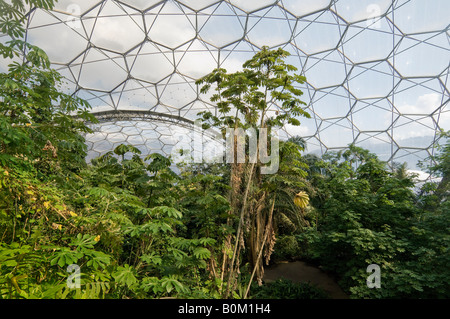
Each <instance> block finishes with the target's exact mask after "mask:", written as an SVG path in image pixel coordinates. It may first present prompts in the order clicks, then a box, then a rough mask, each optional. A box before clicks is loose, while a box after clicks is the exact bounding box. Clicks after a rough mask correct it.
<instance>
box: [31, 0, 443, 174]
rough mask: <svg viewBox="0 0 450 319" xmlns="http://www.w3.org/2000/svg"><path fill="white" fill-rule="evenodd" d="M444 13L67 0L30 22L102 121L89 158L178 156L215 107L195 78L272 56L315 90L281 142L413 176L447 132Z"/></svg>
mask: <svg viewBox="0 0 450 319" xmlns="http://www.w3.org/2000/svg"><path fill="white" fill-rule="evenodd" d="M448 12H450V2H449V1H447V0H433V1H422V0H370V1H367V0H358V1H357V0H224V1H217V0H177V1H172V0H167V1H158V0H149V1H145V0H121V1H119V0H115V1H112V0H104V1H98V0H97V1H92V0H81V1H68V0H63V1H59V3H58V4H57V5H56V7H55V9H54V10H53V11H51V12H47V11H44V10H31V11H30V13H29V19H28V25H27V41H29V42H30V43H32V44H36V45H38V46H40V47H41V48H43V49H44V50H45V51H46V52H47V54H48V55H49V57H50V59H51V61H52V62H53V66H54V67H55V68H56V69H57V70H58V71H59V72H60V73H61V74H62V75H64V76H65V77H66V78H67V87H66V89H67V90H68V91H69V92H72V93H73V94H76V95H77V96H79V97H82V98H84V99H85V100H87V101H88V102H89V103H90V104H91V105H92V106H93V112H95V113H96V114H97V115H98V117H99V118H100V119H101V122H100V124H98V125H97V126H96V127H95V133H94V134H90V135H88V136H87V140H88V144H89V148H90V156H91V157H92V156H95V155H98V154H101V153H102V152H105V151H107V150H110V149H111V148H112V147H114V146H116V145H118V144H120V143H123V142H128V143H131V144H133V145H136V146H137V147H139V148H141V149H142V150H143V152H149V151H152V152H155V151H156V152H160V153H162V154H165V155H169V154H170V152H171V149H172V147H173V146H174V145H175V144H176V143H177V140H176V138H174V136H175V135H176V134H174V132H175V131H177V132H180V131H179V130H180V127H181V128H182V130H186V129H187V130H188V128H189V127H190V126H191V125H192V121H193V120H194V119H195V118H196V116H197V113H198V112H199V111H202V110H205V109H208V110H214V105H213V104H212V103H211V102H210V101H209V98H208V96H203V95H200V93H199V88H198V87H197V86H196V85H195V83H194V82H195V80H196V79H198V78H199V77H201V76H203V75H205V74H207V73H209V72H211V71H212V70H213V69H214V68H216V67H221V68H225V69H227V71H229V72H233V71H237V70H239V69H240V68H241V66H242V63H243V62H245V61H246V60H248V59H249V58H251V57H252V56H253V55H254V54H255V53H256V52H257V51H258V50H259V49H260V48H261V47H262V46H264V45H266V46H269V47H270V48H277V47H282V48H283V49H284V50H286V51H288V52H290V54H291V56H290V57H289V58H288V59H287V62H288V63H290V64H292V65H294V66H296V67H297V68H298V70H299V72H300V73H301V74H302V75H304V76H305V77H306V79H307V82H306V83H305V84H304V85H301V87H299V88H300V89H301V90H302V91H303V92H304V95H303V97H302V98H303V100H304V101H305V102H306V103H307V105H308V106H307V108H306V109H307V111H308V112H309V113H310V114H311V116H312V117H311V119H305V118H300V119H299V120H300V121H301V123H302V125H301V126H300V127H291V126H287V127H285V128H284V131H285V132H286V136H290V135H299V136H302V137H304V138H305V139H306V141H307V143H308V152H317V153H323V152H326V151H327V150H333V149H341V148H345V147H346V146H348V144H350V143H355V144H356V145H357V146H361V147H364V148H367V149H369V150H371V151H372V152H375V153H376V154H378V155H379V156H380V158H381V159H383V160H388V161H397V162H405V161H406V162H408V164H409V167H411V168H413V167H414V166H415V164H416V163H417V161H418V160H419V159H424V158H426V157H427V156H428V155H429V154H430V153H431V152H433V148H432V145H433V143H434V142H435V140H436V138H437V132H438V131H439V130H440V129H444V130H448V129H449V128H450V110H449V108H448V101H449V90H448V77H449V60H450V59H449V57H450V55H449V51H450V44H449V43H450V42H449V41H450V40H449V19H448ZM182 132H185V131H182ZM182 134H187V133H182Z"/></svg>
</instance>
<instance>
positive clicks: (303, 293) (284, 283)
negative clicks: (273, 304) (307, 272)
mask: <svg viewBox="0 0 450 319" xmlns="http://www.w3.org/2000/svg"><path fill="white" fill-rule="evenodd" d="M253 297H254V298H256V299H327V298H328V295H327V293H326V292H325V291H323V290H322V289H320V288H318V287H315V286H313V285H311V284H309V283H294V282H292V281H290V280H287V279H283V278H282V279H278V280H276V281H274V282H270V283H267V284H265V285H263V286H257V285H255V287H253Z"/></svg>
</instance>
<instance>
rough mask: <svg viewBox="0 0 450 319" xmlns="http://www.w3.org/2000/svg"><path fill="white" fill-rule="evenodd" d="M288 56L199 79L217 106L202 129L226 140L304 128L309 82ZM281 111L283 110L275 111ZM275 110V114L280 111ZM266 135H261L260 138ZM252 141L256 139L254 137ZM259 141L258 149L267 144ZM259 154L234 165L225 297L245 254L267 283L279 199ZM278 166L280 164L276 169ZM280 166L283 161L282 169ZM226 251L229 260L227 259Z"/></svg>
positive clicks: (270, 55)
mask: <svg viewBox="0 0 450 319" xmlns="http://www.w3.org/2000/svg"><path fill="white" fill-rule="evenodd" d="M288 55H289V53H288V52H286V51H284V50H282V49H277V50H269V49H268V48H267V47H263V48H262V50H261V51H260V52H258V53H256V54H255V56H254V57H253V58H252V59H250V60H248V61H247V62H245V63H244V64H243V70H242V71H238V72H235V73H227V72H226V70H224V69H215V70H214V71H213V72H212V73H210V74H208V75H206V76H205V77H203V78H201V79H199V80H198V81H197V84H200V85H202V87H201V93H206V92H208V91H209V90H210V89H211V88H213V89H214V94H213V95H212V97H211V101H212V102H214V103H216V105H217V113H216V114H212V113H211V112H209V111H205V112H201V113H199V115H201V118H202V120H203V123H204V125H203V127H204V128H208V127H211V126H214V127H216V128H218V129H219V130H220V131H221V132H222V134H223V136H224V137H225V136H226V130H227V129H233V130H234V132H236V131H238V130H239V129H242V130H251V131H252V132H253V134H256V136H258V133H260V132H264V130H267V132H268V134H269V135H271V134H272V133H273V130H274V129H275V128H277V127H281V126H283V125H284V124H287V123H289V124H292V125H300V122H299V120H298V117H300V116H306V117H309V114H308V113H307V112H306V111H305V110H304V109H303V108H302V105H304V104H305V103H304V102H302V101H301V100H300V99H299V97H300V96H301V95H302V91H301V90H300V89H298V88H297V87H296V86H297V85H298V84H301V83H304V81H305V78H304V77H302V76H300V75H297V74H295V73H294V74H293V72H295V71H297V69H296V68H295V67H294V66H292V65H289V64H286V63H285V62H284V58H286V57H287V56H288ZM276 105H277V106H278V107H276ZM275 109H276V110H275ZM261 136H262V134H260V135H259V137H261ZM250 137H251V136H250ZM231 138H232V143H231V149H230V150H229V151H231V154H238V137H237V136H235V135H233V136H231ZM266 143H268V142H266V141H264V140H263V141H261V138H260V139H258V144H257V147H256V149H258V150H259V149H260V147H262V146H263V145H264V147H266V146H267V145H268V144H266ZM253 155H255V154H250V153H248V154H246V160H245V162H242V161H239V160H236V161H234V158H233V159H232V161H231V174H230V182H229V183H230V192H229V201H230V204H231V210H230V218H229V220H228V224H229V225H230V226H231V224H232V222H233V219H234V218H235V217H237V218H238V222H237V227H236V233H235V237H234V239H235V240H234V245H232V244H231V237H230V240H229V241H228V249H229V250H230V249H231V251H232V254H231V257H230V258H229V261H228V262H227V264H228V267H227V269H228V283H227V284H228V285H227V291H226V293H225V295H224V296H225V297H228V295H229V292H230V290H233V289H234V287H235V278H236V274H237V273H238V269H239V267H240V256H241V249H242V248H243V247H246V248H247V249H248V251H247V255H248V260H249V261H250V266H251V268H252V269H256V277H257V279H258V281H259V282H260V281H261V278H262V272H263V268H262V263H259V258H260V256H261V251H262V248H263V246H264V243H265V241H266V239H267V236H266V230H268V229H270V227H271V223H272V213H273V207H274V203H275V199H276V195H275V193H271V192H270V191H269V189H268V188H267V187H263V178H262V175H263V174H262V165H261V162H260V159H261V158H260V154H257V155H256V156H255V157H256V160H255V158H254V157H253V160H252V161H250V160H249V159H251V158H252V156H253ZM272 164H275V163H272ZM276 164H278V159H277V163H276ZM226 251H227V250H225V253H224V256H223V258H224V259H227V258H228V255H227V253H226Z"/></svg>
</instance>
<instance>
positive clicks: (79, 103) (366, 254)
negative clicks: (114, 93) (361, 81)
mask: <svg viewBox="0 0 450 319" xmlns="http://www.w3.org/2000/svg"><path fill="white" fill-rule="evenodd" d="M25 3H26V4H30V5H32V6H38V7H43V8H51V7H52V6H53V1H50V0H47V1H40V0H39V1H38V0H35V1H32V0H29V1H25ZM0 5H1V7H0V9H1V12H2V17H1V19H0V29H1V31H2V32H3V33H6V34H8V35H9V36H10V37H11V38H12V39H13V40H12V41H11V42H9V43H6V44H0V53H1V55H2V56H3V57H4V58H14V57H18V56H22V57H23V59H20V61H21V62H14V60H13V62H11V64H10V65H9V69H8V72H6V73H1V74H0V298H162V297H179V298H221V297H224V292H225V291H226V292H227V294H226V296H227V297H230V298H242V297H246V296H249V297H253V298H324V295H323V294H322V292H321V291H320V290H317V289H316V288H313V287H311V286H308V285H306V284H294V283H292V282H288V281H285V280H280V281H277V282H274V283H271V284H264V285H262V286H257V285H256V284H255V283H253V284H252V278H253V277H252V271H253V274H254V273H255V271H256V270H257V268H258V267H262V265H263V263H262V261H263V257H264V260H265V261H266V264H267V263H269V262H270V261H274V260H275V261H277V260H283V259H284V260H285V259H294V258H303V259H307V260H309V261H311V262H313V263H316V264H317V265H321V266H322V268H323V269H325V270H327V271H329V272H331V273H333V274H334V275H335V276H336V277H337V278H339V283H340V285H341V286H342V288H343V289H344V290H345V291H346V292H347V293H348V294H349V295H350V296H351V297H353V298H445V297H448V296H449V295H450V290H449V284H448V283H449V282H450V272H449V270H448V264H449V263H450V254H449V233H448V228H449V227H448V226H449V225H450V217H449V214H450V206H449V205H450V204H449V203H448V200H447V198H448V194H449V191H450V188H449V187H450V186H449V183H448V180H449V173H450V162H449V159H450V144H449V142H448V141H447V138H448V134H446V133H442V137H441V141H444V143H441V146H440V147H439V148H438V152H437V153H436V155H435V156H433V157H432V158H430V159H429V161H427V163H431V164H429V165H425V164H423V165H424V169H426V170H428V171H429V172H430V173H432V174H433V175H434V176H439V177H440V178H441V179H440V180H439V181H437V182H427V183H425V184H423V185H422V186H421V188H420V190H419V192H416V191H414V187H415V184H414V181H413V178H412V177H411V176H408V175H407V174H405V171H404V170H405V167H404V166H398V167H397V168H396V169H394V170H392V169H391V168H389V167H388V166H387V164H386V163H384V162H382V161H380V160H379V159H378V158H377V157H376V156H375V155H373V154H370V153H369V152H368V151H366V150H363V149H360V148H358V147H355V146H353V145H350V146H349V148H348V150H346V151H342V152H338V153H328V154H325V155H324V156H323V157H322V158H319V157H316V156H313V155H306V156H302V155H301V152H302V151H303V150H304V148H305V144H304V142H303V141H302V140H301V139H300V138H294V139H291V140H288V141H284V142H280V148H279V155H280V158H279V169H278V171H277V172H276V173H275V174H269V175H262V174H260V172H259V171H258V170H257V167H253V166H251V167H250V166H247V167H244V166H241V167H240V166H239V165H234V166H233V165H230V164H212V165H203V164H201V165H193V164H183V165H181V166H180V169H181V173H180V174H175V173H174V172H173V171H172V170H171V160H170V159H169V158H166V157H164V156H161V155H159V154H156V153H154V154H140V151H139V150H138V149H136V148H135V147H133V146H131V145H120V146H118V147H116V148H115V149H114V150H112V151H111V152H108V153H107V154H104V155H103V156H101V157H99V158H96V159H94V160H92V162H91V163H89V164H87V163H86V162H85V156H86V145H85V141H84V138H83V134H84V133H86V132H90V129H89V128H88V127H87V126H86V124H85V123H86V121H91V122H95V118H93V117H92V116H91V115H90V114H89V105H88V104H87V103H86V102H85V101H83V100H81V99H78V98H75V97H72V96H69V95H66V94H64V93H62V90H61V84H62V81H63V79H62V77H61V76H60V75H59V74H58V73H57V72H56V71H54V70H53V69H51V67H50V63H49V61H48V58H47V56H46V54H45V53H44V52H43V51H42V50H40V49H39V48H37V47H34V46H31V45H29V44H26V43H24V42H22V41H21V40H20V39H21V37H23V32H24V30H23V27H22V22H23V21H24V19H25V18H26V17H25V16H24V12H25V6H23V2H22V1H11V4H8V3H6V2H4V1H1V2H0ZM285 56H286V53H285V52H284V51H282V50H275V51H270V50H267V48H265V49H264V50H263V51H262V53H259V54H257V55H255V57H254V58H253V59H251V60H249V61H248V62H247V63H246V64H245V65H244V67H245V68H246V69H245V70H244V71H243V72H242V73H239V72H238V73H235V74H231V75H230V74H226V72H225V70H215V71H214V72H213V73H212V74H211V75H209V78H205V79H203V83H206V85H212V84H214V83H215V84H217V83H219V84H220V85H219V93H217V94H218V95H217V96H215V98H217V101H218V106H219V110H220V112H219V113H221V114H222V115H221V116H220V117H214V116H213V115H212V114H210V113H202V114H201V115H202V118H203V120H204V123H205V124H208V123H209V125H213V126H217V127H220V128H225V127H233V126H235V127H244V128H248V127H252V126H253V125H255V124H256V122H257V121H258V120H260V121H261V123H262V125H261V127H269V128H271V127H276V126H279V125H281V124H283V123H285V122H287V123H291V124H295V125H298V124H300V123H299V122H298V120H297V119H296V117H298V116H299V115H304V116H307V113H305V112H304V111H303V110H302V109H301V107H300V106H301V104H302V102H301V101H300V100H299V99H298V96H299V95H301V91H300V90H298V89H297V88H296V87H295V86H294V82H302V81H303V80H304V79H303V78H302V77H299V76H296V75H294V76H290V75H289V72H290V71H294V70H293V69H292V68H291V67H290V66H289V65H287V64H285V63H284V62H283V58H284V57H285ZM264 72H266V73H264ZM269 75H270V77H268V78H264V77H265V76H269ZM260 86H266V87H267V88H268V90H267V91H266V94H264V93H262V92H261V91H259V90H258V89H257V87H260ZM207 89H209V87H205V88H204V89H203V91H205V92H206V91H207ZM267 92H270V94H267ZM213 98H214V97H213ZM269 100H272V101H273V100H277V101H282V102H283V101H284V102H285V103H284V104H283V107H284V110H285V113H280V114H277V115H276V116H274V117H268V116H266V117H264V115H265V113H266V111H267V106H268V101H269ZM231 107H233V108H235V109H236V110H237V111H239V112H241V113H242V115H243V117H238V116H235V117H233V116H227V115H226V113H227V112H228V111H229V110H230V108H231ZM74 115H76V116H74ZM247 155H248V154H247ZM253 170H254V171H255V172H254V173H253ZM250 172H252V173H250ZM252 174H254V175H253V177H252ZM233 178H235V180H233ZM233 186H237V187H238V188H233ZM246 189H248V192H246V196H244V197H243V196H242V194H243V193H244V191H245V190H246ZM300 191H302V192H306V193H308V195H309V199H310V201H309V205H307V206H305V207H304V206H298V205H296V204H295V201H294V198H295V194H297V193H299V192H300ZM233 194H235V195H233ZM247 203H248V204H247ZM239 210H240V212H239ZM258 214H259V215H258ZM255 216H258V217H255ZM239 225H240V226H239ZM244 236H245V238H244ZM252 236H253V237H252ZM233 244H234V245H233ZM233 249H234V250H233ZM230 260H233V263H230ZM370 264H377V265H379V266H380V268H381V288H380V289H376V288H375V289H369V288H368V287H367V285H366V279H367V276H368V273H367V272H366V268H367V266H368V265H370ZM73 265H78V266H79V270H80V273H79V277H77V273H76V272H74V271H73ZM228 275H229V276H228ZM231 275H232V276H231ZM227 276H228V278H227ZM230 278H232V279H233V280H232V282H231V283H230V280H229V279H230ZM78 279H79V280H80V281H79V282H80V286H79V287H75V288H72V287H71V286H70V285H68V284H69V283H72V282H74V283H76V282H77V281H78ZM258 279H261V278H258ZM247 287H248V288H250V287H251V289H250V292H249V291H248V289H247ZM225 288H226V289H225ZM248 293H249V294H248Z"/></svg>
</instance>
